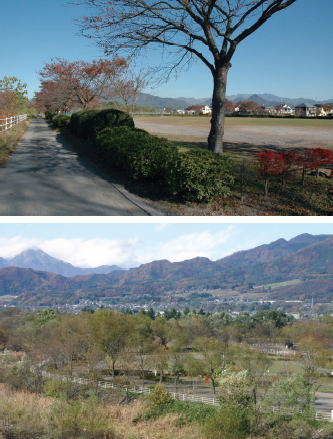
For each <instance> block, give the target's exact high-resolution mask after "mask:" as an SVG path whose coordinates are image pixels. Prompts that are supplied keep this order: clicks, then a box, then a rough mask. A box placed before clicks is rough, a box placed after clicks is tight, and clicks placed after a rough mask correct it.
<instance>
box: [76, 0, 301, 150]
mask: <svg viewBox="0 0 333 439" xmlns="http://www.w3.org/2000/svg"><path fill="white" fill-rule="evenodd" d="M296 1H297V0H166V1H164V0H114V1H112V2H110V1H108V0H82V1H81V3H83V4H85V5H89V6H90V7H92V8H93V9H94V10H96V13H97V15H95V16H93V15H92V16H90V17H85V18H84V21H83V24H82V31H83V33H84V35H87V36H89V37H96V38H97V39H98V40H99V44H100V45H101V46H102V47H103V48H104V49H105V52H106V53H107V54H110V53H112V54H113V53H118V52H122V51H127V52H132V53H136V52H137V51H138V50H140V49H143V48H146V47H147V46H149V45H151V44H153V43H155V44H159V45H161V46H163V47H165V48H170V49H171V52H172V53H175V54H176V55H177V58H176V59H174V63H173V67H174V68H175V67H179V66H181V65H183V63H184V62H189V61H190V60H191V59H192V58H197V59H199V60H200V61H201V62H203V63H204V64H205V65H206V66H207V67H208V68H209V70H210V72H211V74H212V76H213V83H214V88H213V96H212V119H211V130H210V133H209V137H208V145H209V148H210V149H211V150H212V151H215V152H217V153H222V152H223V135H224V112H225V105H226V86H227V76H228V71H229V69H230V67H231V59H232V57H233V55H234V53H235V51H236V48H237V46H238V44H239V43H240V42H241V41H243V40H244V39H245V38H247V37H248V36H249V35H251V34H252V33H253V32H255V31H256V30H257V29H258V28H260V27H261V26H262V25H263V24H264V23H266V21H267V20H269V19H270V18H271V17H272V15H273V14H275V13H277V12H279V11H282V10H283V9H285V8H287V7H288V6H290V5H292V4H293V3H295V2H296Z"/></svg>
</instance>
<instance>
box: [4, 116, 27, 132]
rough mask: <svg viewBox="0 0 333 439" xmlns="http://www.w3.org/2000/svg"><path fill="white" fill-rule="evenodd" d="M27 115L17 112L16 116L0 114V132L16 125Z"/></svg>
mask: <svg viewBox="0 0 333 439" xmlns="http://www.w3.org/2000/svg"><path fill="white" fill-rule="evenodd" d="M27 117H28V116H27V115H26V114H19V115H17V116H8V117H2V116H0V133H1V132H5V131H8V130H10V129H11V128H13V127H14V126H15V125H18V124H19V123H21V122H23V121H24V120H26V119H27Z"/></svg>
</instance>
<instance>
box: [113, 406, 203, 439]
mask: <svg viewBox="0 0 333 439" xmlns="http://www.w3.org/2000/svg"><path fill="white" fill-rule="evenodd" d="M105 410H106V411H107V412H108V413H109V414H110V416H111V418H112V421H113V427H114V429H115V431H116V432H117V433H118V434H120V435H122V436H123V437H124V438H126V439H185V438H186V439H202V438H203V436H202V435H201V434H200V428H199V426H197V425H193V424H191V425H182V426H180V425H179V416H178V415H177V414H167V415H165V416H163V417H161V418H159V419H157V420H149V421H141V420H140V421H138V419H139V418H140V415H141V414H142V412H143V410H144V402H143V401H136V402H134V403H132V404H130V405H126V406H107V407H106V408H105Z"/></svg>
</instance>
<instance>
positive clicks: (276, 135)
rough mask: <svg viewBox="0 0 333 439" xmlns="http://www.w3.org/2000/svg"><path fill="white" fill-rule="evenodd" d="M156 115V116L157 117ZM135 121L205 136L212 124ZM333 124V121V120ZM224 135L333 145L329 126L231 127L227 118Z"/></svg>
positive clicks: (141, 125) (285, 143)
mask: <svg viewBox="0 0 333 439" xmlns="http://www.w3.org/2000/svg"><path fill="white" fill-rule="evenodd" d="M155 119H156V118H155ZM135 125H136V126H137V127H138V128H143V129H145V130H147V131H150V132H152V133H159V134H165V135H168V134H169V135H184V136H192V137H198V139H199V140H205V139H206V138H207V136H208V132H209V127H208V123H207V127H204V126H198V127H191V126H186V124H184V125H172V124H167V123H165V122H164V123H158V121H155V120H154V122H147V121H143V120H140V118H139V117H137V118H135ZM332 126H333V122H332ZM224 139H225V141H227V142H236V143H248V144H252V145H258V146H259V145H261V146H284V147H297V146H300V147H304V146H305V147H318V146H321V147H332V148H333V129H332V128H325V127H302V126H293V127H291V126H274V125H269V126H264V125H260V126H259V125H257V126H255V125H254V126H253V125H234V126H229V127H228V122H226V128H225V135H224Z"/></svg>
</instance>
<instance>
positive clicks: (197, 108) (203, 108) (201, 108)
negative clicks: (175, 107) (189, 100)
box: [185, 105, 212, 114]
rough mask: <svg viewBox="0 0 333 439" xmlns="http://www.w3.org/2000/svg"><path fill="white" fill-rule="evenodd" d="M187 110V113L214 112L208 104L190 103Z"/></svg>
mask: <svg viewBox="0 0 333 439" xmlns="http://www.w3.org/2000/svg"><path fill="white" fill-rule="evenodd" d="M185 111H186V114H212V109H211V108H210V107H209V106H208V105H190V106H189V107H187V108H185Z"/></svg>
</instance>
